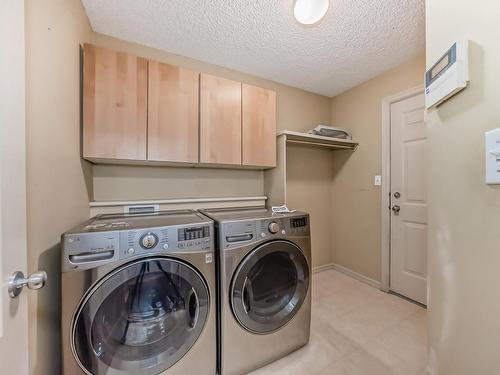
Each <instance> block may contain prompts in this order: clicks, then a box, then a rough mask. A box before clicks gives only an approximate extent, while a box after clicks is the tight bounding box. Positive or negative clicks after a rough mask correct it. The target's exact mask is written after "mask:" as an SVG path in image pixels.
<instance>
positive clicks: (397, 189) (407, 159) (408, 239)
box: [390, 94, 427, 304]
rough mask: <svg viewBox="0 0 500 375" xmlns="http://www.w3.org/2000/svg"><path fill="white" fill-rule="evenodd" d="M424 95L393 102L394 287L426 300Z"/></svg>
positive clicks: (391, 280)
mask: <svg viewBox="0 0 500 375" xmlns="http://www.w3.org/2000/svg"><path fill="white" fill-rule="evenodd" d="M424 102H425V100H424V95H423V94H419V95H416V96H413V97H410V98H408V99H405V100H402V101H400V102H397V103H394V104H392V105H391V198H390V200H391V210H392V212H391V274H390V289H391V290H392V291H394V292H396V293H399V294H401V295H403V296H406V297H408V298H410V299H412V300H415V301H417V302H420V303H423V304H427V196H426V181H425V176H426V147H427V131H426V125H425V122H424V110H425V105H424Z"/></svg>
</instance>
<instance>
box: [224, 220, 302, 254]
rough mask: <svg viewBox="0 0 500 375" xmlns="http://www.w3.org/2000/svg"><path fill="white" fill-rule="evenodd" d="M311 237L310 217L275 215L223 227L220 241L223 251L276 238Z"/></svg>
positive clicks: (239, 221)
mask: <svg viewBox="0 0 500 375" xmlns="http://www.w3.org/2000/svg"><path fill="white" fill-rule="evenodd" d="M308 235H309V215H307V214H299V215H294V216H292V215H290V214H288V215H275V216H274V215H273V216H272V217H269V218H265V219H258V220H238V221H232V222H224V223H222V225H221V230H220V233H219V237H220V238H219V241H220V244H221V247H222V248H223V249H230V248H235V247H240V246H243V245H246V244H248V243H253V242H257V241H262V240H271V239H276V238H287V237H293V236H308Z"/></svg>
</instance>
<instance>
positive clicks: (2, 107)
mask: <svg viewBox="0 0 500 375" xmlns="http://www.w3.org/2000/svg"><path fill="white" fill-rule="evenodd" d="M25 18H26V11H25V2H24V1H19V0H17V1H16V0H8V1H4V2H3V3H2V4H1V5H0V45H1V46H2V52H3V53H4V54H3V55H2V56H1V57H0V75H1V76H2V78H3V82H2V84H3V85H0V96H1V97H2V100H3V102H2V104H0V190H1V192H0V205H1V206H2V207H1V211H0V231H3V233H4V236H3V238H1V236H0V278H2V280H1V282H0V286H1V288H2V290H1V291H0V299H1V300H0V309H2V311H1V312H0V352H2V355H0V358H1V359H4V358H8V359H9V360H8V361H4V362H1V361H0V372H1V373H16V374H20V375H25V374H28V373H29V351H28V344H29V339H28V336H29V332H28V331H29V329H28V326H29V320H28V295H27V292H26V291H25V292H24V293H21V295H19V296H18V297H16V298H15V299H13V298H9V296H8V294H7V283H8V279H9V277H10V275H12V272H14V271H16V270H20V271H23V272H26V270H27V221H26V218H27V214H26V204H27V200H26V51H25V46H26V41H25V38H26V36H25V26H26V25H25V24H26V21H25ZM5 233H8V234H9V239H8V241H7V239H6V237H5ZM7 245H8V246H7ZM7 346H8V350H6V347H7ZM2 356H3V357H2Z"/></svg>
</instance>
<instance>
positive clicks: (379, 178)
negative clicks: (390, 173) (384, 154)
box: [373, 175, 382, 186]
mask: <svg viewBox="0 0 500 375" xmlns="http://www.w3.org/2000/svg"><path fill="white" fill-rule="evenodd" d="M373 184H374V185H375V186H380V185H382V176H379V175H377V176H375V178H374V179H373Z"/></svg>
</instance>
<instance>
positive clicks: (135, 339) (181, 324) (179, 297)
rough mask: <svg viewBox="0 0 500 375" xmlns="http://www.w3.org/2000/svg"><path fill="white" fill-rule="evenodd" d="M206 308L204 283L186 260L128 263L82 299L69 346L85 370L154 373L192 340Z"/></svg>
mask: <svg viewBox="0 0 500 375" xmlns="http://www.w3.org/2000/svg"><path fill="white" fill-rule="evenodd" d="M208 311H209V294H208V289H207V286H206V284H205V282H204V280H203V278H202V276H201V275H200V274H199V273H198V272H197V271H196V270H195V269H194V268H192V267H190V266H189V265H188V264H186V263H183V262H180V261H178V260H173V259H167V258H149V259H143V260H140V261H137V262H133V263H129V264H127V265H124V266H122V267H121V268H118V269H117V270H115V271H113V272H111V273H110V274H109V275H107V276H105V277H104V278H103V279H102V280H101V281H100V282H98V283H97V284H96V285H95V286H94V287H93V288H92V289H91V290H90V291H89V292H88V293H87V295H86V296H85V298H84V299H83V301H82V303H81V305H80V307H79V309H78V310H77V312H76V314H75V318H74V320H73V327H72V340H71V342H72V345H73V352H74V353H75V357H76V359H77V361H78V362H79V364H80V366H81V367H82V368H83V369H84V370H86V371H87V372H88V373H90V374H94V375H100V374H110V373H113V374H119V373H124V374H125V373H126V374H148V375H152V374H159V373H161V372H163V371H165V370H166V369H168V368H169V367H171V366H172V365H173V364H175V363H176V362H177V361H178V360H179V359H180V358H181V357H182V356H183V355H184V354H186V353H187V352H188V351H189V349H190V348H191V347H192V346H193V345H194V343H195V342H196V340H197V339H198V337H199V336H200V334H201V332H202V330H203V327H204V325H205V322H206V320H207V315H208Z"/></svg>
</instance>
